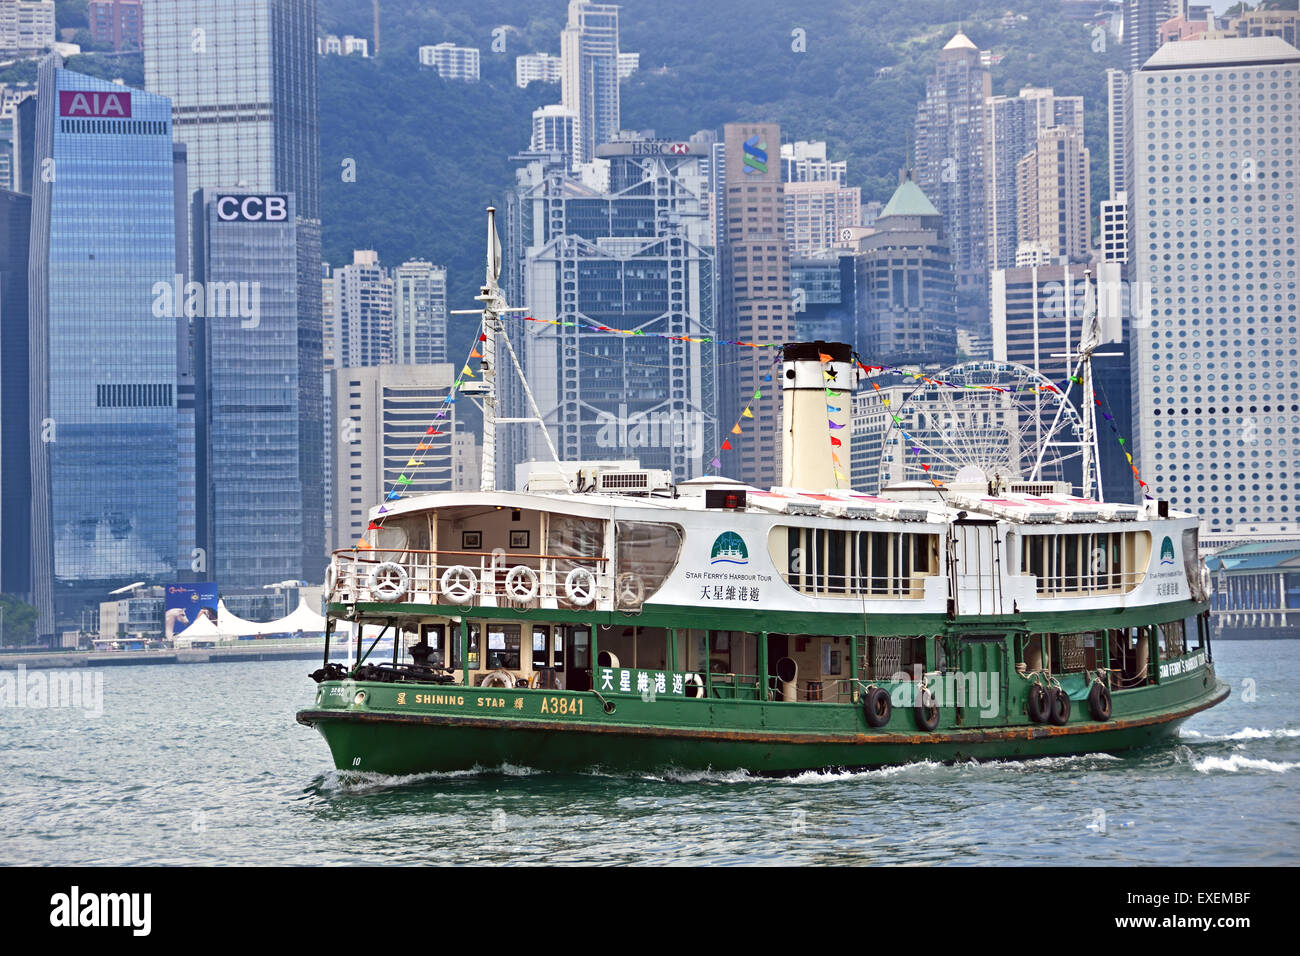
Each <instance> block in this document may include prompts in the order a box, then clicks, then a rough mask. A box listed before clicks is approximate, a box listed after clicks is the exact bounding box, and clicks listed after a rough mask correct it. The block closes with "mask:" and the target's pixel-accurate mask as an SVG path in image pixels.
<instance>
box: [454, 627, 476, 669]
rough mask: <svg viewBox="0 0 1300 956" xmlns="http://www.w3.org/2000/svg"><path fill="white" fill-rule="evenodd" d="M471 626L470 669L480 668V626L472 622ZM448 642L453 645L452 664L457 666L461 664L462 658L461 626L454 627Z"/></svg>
mask: <svg viewBox="0 0 1300 956" xmlns="http://www.w3.org/2000/svg"><path fill="white" fill-rule="evenodd" d="M468 626H469V670H472V671H476V670H478V637H479V626H478V625H477V624H470V625H468ZM447 643H449V644H450V645H451V666H452V667H453V668H457V667H460V666H461V660H460V628H453V629H452V632H451V635H450V637H449V638H448V641H447Z"/></svg>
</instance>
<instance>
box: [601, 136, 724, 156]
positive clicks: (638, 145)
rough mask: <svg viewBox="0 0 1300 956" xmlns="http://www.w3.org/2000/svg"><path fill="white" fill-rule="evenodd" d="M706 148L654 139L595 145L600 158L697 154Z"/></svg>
mask: <svg viewBox="0 0 1300 956" xmlns="http://www.w3.org/2000/svg"><path fill="white" fill-rule="evenodd" d="M707 152H708V149H707V148H706V149H704V150H702V151H701V150H696V149H692V148H691V144H690V143H683V142H673V141H672V140H666V139H656V140H649V141H633V142H622V143H602V144H601V145H599V146H597V147H596V155H597V156H599V157H600V158H601V159H606V158H609V157H613V156H699V155H701V154H702V153H707Z"/></svg>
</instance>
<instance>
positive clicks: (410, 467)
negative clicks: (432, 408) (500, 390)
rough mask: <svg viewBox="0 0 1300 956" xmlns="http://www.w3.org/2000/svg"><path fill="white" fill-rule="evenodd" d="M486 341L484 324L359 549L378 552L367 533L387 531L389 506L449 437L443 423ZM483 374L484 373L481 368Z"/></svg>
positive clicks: (470, 374)
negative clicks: (444, 437)
mask: <svg viewBox="0 0 1300 956" xmlns="http://www.w3.org/2000/svg"><path fill="white" fill-rule="evenodd" d="M486 341H487V335H486V334H485V333H484V332H483V327H482V325H480V326H479V333H478V336H477V337H476V338H475V340H474V345H473V346H472V347H471V348H470V352H469V355H468V356H467V358H466V360H465V365H464V367H463V368H462V369H461V370H460V375H458V376H457V377H456V380H455V381H454V382H453V383H452V386H451V388H450V389H449V390H448V392H447V394H446V396H445V397H444V398H443V400H442V407H440V408H439V409H438V410H437V412H435V413H434V416H433V417H434V423H433V424H431V425H429V426H428V427H427V428H425V430H424V435H422V436H421V438H420V441H419V443H418V444H417V445H416V446H415V451H413V452H412V453H411V456H410V457H409V458H408V459H407V461H406V464H405V465H403V466H402V471H401V474H400V475H399V476H398V477H397V479H396V480H395V481H394V482H393V484H392V487H390V488H389V489H388V492H387V493H386V494H385V495H384V499H383V504H381V505H380V506H379V511H378V512H376V515H377V517H376V518H375V519H374V520H372V521H370V522H369V523H368V524H367V526H366V533H365V534H363V535H362V536H361V537H360V538H358V539H357V543H356V545H355V548H356V550H358V551H368V550H374V545H373V544H371V543H370V542H369V541H368V540H367V539H366V534H369V533H371V532H373V531H382V530H383V529H384V519H385V517H386V516H387V514H388V504H389V503H390V502H393V501H397V500H399V499H400V498H401V497H402V492H403V491H404V490H405V489H407V488H409V487H410V485H411V482H412V481H413V480H414V478H413V475H414V473H415V471H416V469H418V468H420V467H422V466H423V465H424V459H425V456H426V455H427V454H428V453H429V452H430V451H432V450H433V449H434V443H433V442H432V441H430V440H429V439H431V438H436V437H437V436H439V435H445V434H447V432H446V431H444V430H443V428H442V427H441V424H440V423H441V420H443V419H445V418H446V417H447V414H448V412H449V411H450V410H451V406H452V405H454V404H456V393H457V392H459V391H460V389H461V387H462V386H463V385H464V384H465V379H466V378H475V377H476V376H475V375H474V371H473V370H472V369H471V368H470V367H469V360H470V359H474V358H478V359H481V358H482V357H483V353H482V352H480V351H479V350H478V346H479V343H481V342H486ZM480 371H482V369H481V368H480Z"/></svg>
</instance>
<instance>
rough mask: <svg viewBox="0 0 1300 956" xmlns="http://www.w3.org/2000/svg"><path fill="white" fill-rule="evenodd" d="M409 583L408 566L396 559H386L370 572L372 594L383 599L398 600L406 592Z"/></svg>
mask: <svg viewBox="0 0 1300 956" xmlns="http://www.w3.org/2000/svg"><path fill="white" fill-rule="evenodd" d="M408 583H410V577H409V576H408V575H407V573H406V568H404V567H402V566H401V565H400V564H398V563H397V562H396V561H385V562H383V563H382V564H377V565H375V569H374V570H373V571H371V572H370V595H371V596H372V597H376V598H378V599H379V600H381V601H396V600H397V599H398V598H400V597H402V596H403V595H405V594H406V586H407V584H408Z"/></svg>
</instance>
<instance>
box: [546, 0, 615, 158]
mask: <svg viewBox="0 0 1300 956" xmlns="http://www.w3.org/2000/svg"><path fill="white" fill-rule="evenodd" d="M560 55H561V57H562V58H563V60H564V64H563V68H562V70H561V73H560V101H561V102H562V103H563V104H564V105H565V106H566V107H568V108H569V109H570V110H572V111H573V113H574V115H575V116H577V118H578V127H577V148H576V149H575V156H574V159H575V160H576V161H577V162H579V163H589V162H591V160H592V159H593V158H594V157H595V155H596V147H597V146H599V145H601V144H602V143H608V142H611V141H612V140H613V139H614V135H615V134H616V133H617V132H618V129H619V95H618V80H619V73H618V70H619V62H618V60H619V57H618V7H617V6H615V5H614V4H607V3H591V2H589V0H570V2H569V21H568V24H567V25H566V26H565V28H564V32H563V33H561V34H560Z"/></svg>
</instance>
